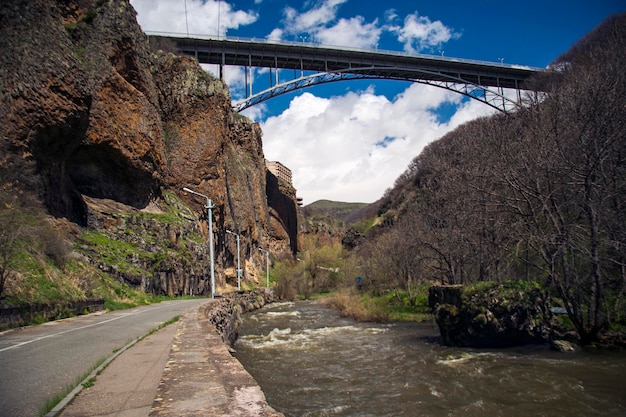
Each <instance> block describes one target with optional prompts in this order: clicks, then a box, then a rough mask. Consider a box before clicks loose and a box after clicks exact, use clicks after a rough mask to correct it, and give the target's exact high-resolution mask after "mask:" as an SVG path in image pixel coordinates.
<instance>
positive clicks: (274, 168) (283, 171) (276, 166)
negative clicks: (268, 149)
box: [265, 160, 293, 185]
mask: <svg viewBox="0 0 626 417" xmlns="http://www.w3.org/2000/svg"><path fill="white" fill-rule="evenodd" d="M265 166H266V167H267V169H268V171H269V172H271V173H272V174H274V176H276V178H278V179H279V180H283V181H285V182H287V184H289V185H293V184H292V183H291V180H292V177H291V170H290V169H289V168H287V167H286V166H284V165H283V164H281V163H280V162H278V161H268V160H265Z"/></svg>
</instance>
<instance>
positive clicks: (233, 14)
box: [130, 0, 258, 36]
mask: <svg viewBox="0 0 626 417" xmlns="http://www.w3.org/2000/svg"><path fill="white" fill-rule="evenodd" d="M130 3H131V4H132V6H133V7H134V8H135V10H136V11H137V21H138V22H139V24H140V25H141V27H142V29H143V30H144V31H152V32H174V33H187V32H189V33H191V34H200V35H216V34H217V33H218V26H219V34H220V35H222V36H223V35H225V34H226V32H227V31H228V30H229V29H237V28H239V27H240V26H244V25H249V24H251V23H254V22H255V21H256V20H257V19H258V15H257V14H256V13H254V12H251V11H247V12H246V11H243V10H235V9H233V6H232V5H231V4H230V3H227V2H225V1H220V2H218V1H215V0H187V1H185V2H183V1H181V0H159V1H154V0H131V2H130Z"/></svg>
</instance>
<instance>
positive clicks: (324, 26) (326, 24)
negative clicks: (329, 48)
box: [268, 0, 382, 48]
mask: <svg viewBox="0 0 626 417" xmlns="http://www.w3.org/2000/svg"><path fill="white" fill-rule="evenodd" d="M346 2H347V0H325V1H318V2H317V3H314V5H313V7H311V8H310V9H308V10H306V11H304V12H298V11H297V10H296V9H294V8H293V7H286V8H285V9H284V10H283V15H284V19H283V21H282V23H283V25H284V27H283V28H277V29H274V30H273V31H272V33H271V34H270V35H269V36H268V38H270V39H274V40H278V39H284V38H285V37H291V38H293V39H296V40H301V39H302V40H306V41H308V42H317V43H321V44H324V45H335V46H353V47H356V48H372V47H375V46H376V45H377V44H378V40H379V39H380V34H381V32H382V28H381V27H380V26H379V25H378V21H377V20H374V21H373V22H371V23H367V22H366V21H365V19H364V18H363V17H362V16H354V17H351V18H341V19H339V20H337V14H338V11H339V6H341V5H342V4H343V3H346Z"/></svg>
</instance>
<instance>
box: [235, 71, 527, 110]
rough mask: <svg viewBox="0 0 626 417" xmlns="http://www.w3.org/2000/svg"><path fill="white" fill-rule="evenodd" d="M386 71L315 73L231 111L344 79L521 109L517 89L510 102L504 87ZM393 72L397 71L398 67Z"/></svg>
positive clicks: (491, 105)
mask: <svg viewBox="0 0 626 417" xmlns="http://www.w3.org/2000/svg"><path fill="white" fill-rule="evenodd" d="M388 69H389V68H384V67H367V68H357V69H355V68H350V69H345V70H342V71H334V72H321V73H316V74H311V75H307V76H303V77H300V78H297V79H293V80H290V81H287V82H284V83H280V84H277V85H274V86H272V87H270V88H268V89H266V90H263V91H261V92H259V93H256V94H253V95H251V96H249V97H246V98H245V99H244V100H241V101H239V102H238V103H236V104H235V105H234V106H233V109H234V110H235V111H237V112H241V111H243V110H245V109H247V108H249V107H252V106H254V105H256V104H259V103H262V102H264V101H267V100H269V99H271V98H274V97H278V96H280V95H283V94H286V93H290V92H292V91H296V90H300V89H303V88H307V87H312V86H314V85H319V84H326V83H331V82H336V81H346V80H365V79H372V80H381V79H385V80H398V81H408V82H414V83H419V84H425V85H432V86H434V87H439V88H444V89H446V90H449V91H452V92H455V93H459V94H462V95H464V96H466V97H469V98H471V99H474V100H478V101H480V102H482V103H485V104H487V105H488V106H490V107H492V108H494V109H496V110H498V111H500V112H503V113H509V112H511V111H512V110H514V109H516V108H518V107H520V106H521V96H520V90H519V89H517V90H516V91H517V100H513V99H511V98H509V97H507V96H506V95H505V94H504V91H503V88H498V90H499V91H494V90H492V89H489V88H486V87H483V86H481V85H477V84H474V83H471V82H469V81H467V80H463V79H462V78H460V77H454V76H449V75H444V74H442V73H439V72H432V71H421V72H422V73H424V74H429V75H436V76H438V77H442V76H444V77H445V78H446V79H445V80H434V79H417V78H411V77H398V76H396V75H394V76H390V75H388V74H384V72H385V70H388ZM394 71H396V72H397V71H398V69H397V68H395V69H394Z"/></svg>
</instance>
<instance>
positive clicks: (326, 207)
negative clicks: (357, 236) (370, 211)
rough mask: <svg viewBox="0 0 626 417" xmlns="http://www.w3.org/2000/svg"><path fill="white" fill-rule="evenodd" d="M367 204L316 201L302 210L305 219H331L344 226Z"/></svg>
mask: <svg viewBox="0 0 626 417" xmlns="http://www.w3.org/2000/svg"><path fill="white" fill-rule="evenodd" d="M367 206H368V204H367V203H343V202H340V201H330V200H318V201H315V202H313V203H311V204H308V205H306V206H304V207H303V208H302V213H303V215H304V216H305V217H307V218H308V217H325V216H328V217H331V218H333V219H337V220H341V221H342V222H343V223H344V224H346V225H347V224H349V223H350V222H351V219H353V218H354V217H355V213H359V212H360V211H361V210H362V209H363V208H365V207H367Z"/></svg>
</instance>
